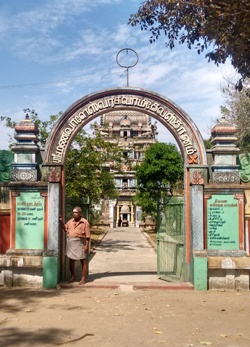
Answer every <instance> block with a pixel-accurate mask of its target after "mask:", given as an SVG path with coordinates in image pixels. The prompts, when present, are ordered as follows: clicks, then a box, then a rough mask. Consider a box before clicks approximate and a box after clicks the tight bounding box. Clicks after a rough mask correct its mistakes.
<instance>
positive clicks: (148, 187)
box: [135, 143, 183, 217]
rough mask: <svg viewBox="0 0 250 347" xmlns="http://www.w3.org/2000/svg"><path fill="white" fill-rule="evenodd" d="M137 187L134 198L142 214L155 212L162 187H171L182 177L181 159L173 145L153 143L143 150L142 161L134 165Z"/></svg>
mask: <svg viewBox="0 0 250 347" xmlns="http://www.w3.org/2000/svg"><path fill="white" fill-rule="evenodd" d="M135 177H136V180H137V188H138V190H139V192H138V193H137V194H136V196H135V200H136V202H137V204H138V205H139V206H141V208H142V212H143V215H144V216H145V215H147V214H150V215H151V216H152V217H155V216H156V214H157V201H158V200H159V198H160V197H161V194H162V190H163V187H168V186H169V187H172V188H173V186H174V184H175V183H176V182H178V181H180V180H181V179H183V159H182V157H181V155H180V153H179V152H178V150H177V148H176V146H175V145H173V144H171V143H168V144H166V143H155V144H153V145H151V146H150V147H149V148H148V149H147V150H146V152H145V158H144V161H143V162H142V163H141V165H140V166H137V167H136V174H135Z"/></svg>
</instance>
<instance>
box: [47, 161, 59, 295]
mask: <svg viewBox="0 0 250 347" xmlns="http://www.w3.org/2000/svg"><path fill="white" fill-rule="evenodd" d="M48 181H49V183H48V193H49V200H48V246H47V250H46V251H45V252H44V259H43V287H44V288H55V287H56V286H57V284H58V282H59V275H60V248H59V246H60V244H61V242H60V241H61V233H60V232H61V230H60V225H59V218H58V217H59V215H60V213H61V211H60V206H61V204H60V181H61V171H60V167H54V168H50V173H49V176H48Z"/></svg>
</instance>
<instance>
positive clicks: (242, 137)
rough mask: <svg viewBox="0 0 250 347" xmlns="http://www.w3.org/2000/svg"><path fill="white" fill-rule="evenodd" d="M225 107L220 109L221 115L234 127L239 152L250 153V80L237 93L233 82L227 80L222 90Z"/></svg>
mask: <svg viewBox="0 0 250 347" xmlns="http://www.w3.org/2000/svg"><path fill="white" fill-rule="evenodd" d="M222 92H223V95H224V97H225V102H226V105H225V106H222V107H221V113H222V115H223V116H225V117H226V118H227V119H228V120H229V121H230V122H232V123H233V124H235V125H236V127H237V132H236V136H237V138H238V141H237V144H238V146H239V148H240V149H241V151H250V122H249V119H250V78H248V79H246V80H245V82H244V83H243V86H242V90H241V92H239V91H238V90H236V89H235V88H234V81H230V80H227V83H226V85H225V86H224V87H223V88H222Z"/></svg>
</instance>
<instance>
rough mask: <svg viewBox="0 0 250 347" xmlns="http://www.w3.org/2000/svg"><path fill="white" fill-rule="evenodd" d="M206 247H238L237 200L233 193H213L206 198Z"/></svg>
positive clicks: (222, 248) (230, 248)
mask: <svg viewBox="0 0 250 347" xmlns="http://www.w3.org/2000/svg"><path fill="white" fill-rule="evenodd" d="M207 249H211V250H237V249H239V202H238V200H237V199H235V197H234V194H222V195H217V194H215V195H211V197H210V198H209V199H208V200H207Z"/></svg>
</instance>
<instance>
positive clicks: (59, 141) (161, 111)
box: [45, 87, 206, 165]
mask: <svg viewBox="0 0 250 347" xmlns="http://www.w3.org/2000/svg"><path fill="white" fill-rule="evenodd" d="M128 109H129V110H135V111H140V112H144V113H147V114H148V115H150V116H151V117H153V118H155V119H156V120H158V121H159V122H161V123H162V124H163V125H164V126H165V127H166V128H167V129H168V130H169V131H170V132H171V133H172V135H173V136H174V138H175V139H176V141H177V143H178V144H179V146H180V150H181V152H182V155H183V158H184V162H185V164H188V165H193V164H199V165H204V164H206V152H205V147H204V144H203V140H202V137H201V135H200V132H199V130H198V129H197V127H196V126H195V124H194V123H193V121H192V120H191V118H190V117H189V116H188V115H187V114H186V113H185V112H184V111H183V110H181V109H180V108H179V107H178V106H177V105H175V104H174V103H173V102H172V101H171V100H169V99H168V98H166V97H163V96H161V95H159V94H157V93H154V92H151V91H147V90H144V89H139V88H131V87H124V88H115V89H106V90H103V91H99V92H96V93H93V94H89V95H87V96H85V97H83V98H82V99H80V100H78V101H77V102H75V103H74V104H73V105H71V106H70V107H69V108H68V109H67V110H66V111H65V112H64V114H63V115H62V116H61V118H60V119H59V120H58V122H57V123H56V124H55V126H54V128H53V129H52V131H51V134H50V137H49V138H48V140H47V144H46V149H45V164H48V165H58V164H59V165H63V164H64V162H65V160H66V154H67V150H68V147H69V146H70V144H71V142H72V141H73V139H74V137H75V135H76V134H77V133H78V132H79V130H80V129H81V128H83V127H84V126H85V125H86V124H87V123H89V122H90V121H91V120H93V119H95V118H97V117H99V116H101V115H102V114H104V113H108V112H110V111H114V110H124V112H126V110H128Z"/></svg>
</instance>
